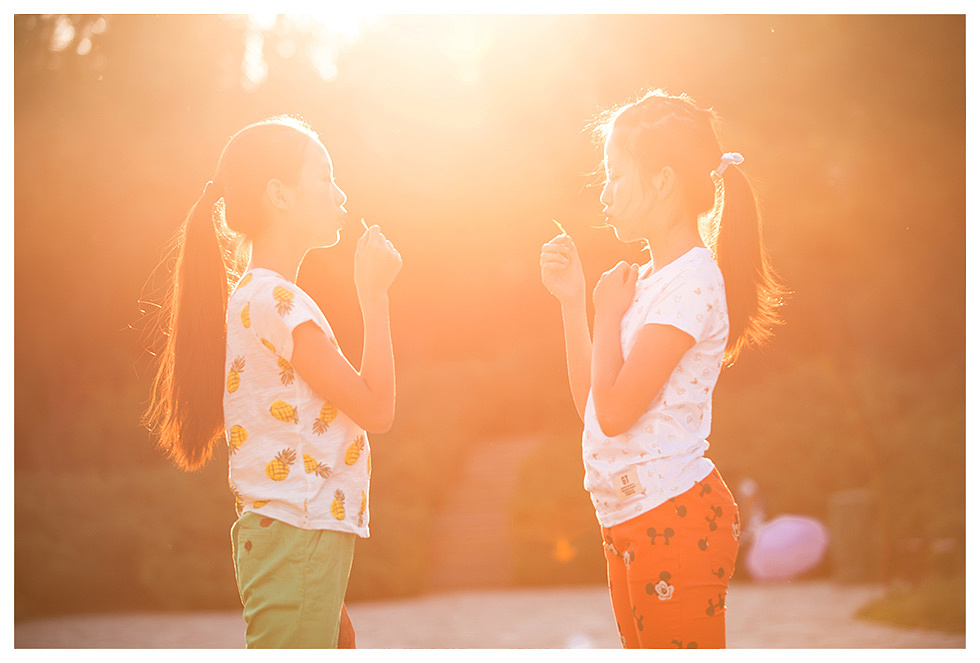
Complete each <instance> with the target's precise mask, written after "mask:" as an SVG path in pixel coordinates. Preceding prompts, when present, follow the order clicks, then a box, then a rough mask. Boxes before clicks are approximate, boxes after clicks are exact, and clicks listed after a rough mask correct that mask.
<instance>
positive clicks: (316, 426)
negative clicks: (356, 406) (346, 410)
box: [313, 401, 337, 435]
mask: <svg viewBox="0 0 980 663" xmlns="http://www.w3.org/2000/svg"><path fill="white" fill-rule="evenodd" d="M336 418H337V406H336V405H334V404H333V403H331V402H330V401H326V402H325V403H324V404H323V407H321V408H320V416H319V417H317V418H316V419H314V420H313V432H314V433H316V434H317V435H323V434H324V433H325V432H327V428H329V427H330V424H331V423H333V420H334V419H336Z"/></svg>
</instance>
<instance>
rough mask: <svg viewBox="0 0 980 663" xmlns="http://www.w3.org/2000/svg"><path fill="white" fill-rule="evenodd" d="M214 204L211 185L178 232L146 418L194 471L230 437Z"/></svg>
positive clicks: (222, 267)
mask: <svg viewBox="0 0 980 663" xmlns="http://www.w3.org/2000/svg"><path fill="white" fill-rule="evenodd" d="M212 186H213V185H210V184H209V187H208V188H211V187H212ZM214 203H215V200H214V199H213V194H212V192H210V191H205V193H204V194H203V195H202V196H201V198H200V199H199V200H198V201H197V203H195V204H194V206H193V207H192V208H191V210H190V212H189V213H188V214H187V218H186V219H185V221H184V224H183V227H182V228H181V231H180V233H179V236H178V243H177V262H176V264H175V266H174V272H173V278H172V285H171V290H170V293H169V296H168V298H167V301H165V302H164V304H163V309H162V311H161V313H162V315H163V325H164V334H165V337H166V340H165V346H164V349H163V351H162V353H161V354H160V356H159V363H158V366H157V373H156V377H155V378H154V380H153V387H152V391H151V395H150V406H149V408H148V409H147V412H146V414H145V415H144V418H143V421H144V423H145V424H146V426H147V427H148V428H150V430H151V431H153V432H154V433H155V434H156V437H157V445H158V446H159V447H160V448H161V449H163V450H164V451H165V452H166V453H167V455H168V456H169V457H170V458H171V459H172V460H173V461H174V462H175V463H176V464H177V466H178V467H180V468H181V469H184V470H188V471H190V470H196V469H198V468H200V467H201V466H203V465H204V464H205V463H206V462H207V461H208V460H209V459H210V458H211V452H212V449H213V446H214V442H215V441H216V440H217V439H218V438H219V437H222V436H223V435H224V417H223V412H222V397H223V391H222V381H223V380H222V376H223V373H224V361H225V310H226V307H227V303H228V281H229V269H228V265H227V264H226V261H225V249H224V247H222V245H221V233H220V232H219V231H218V230H217V228H216V224H215V221H214Z"/></svg>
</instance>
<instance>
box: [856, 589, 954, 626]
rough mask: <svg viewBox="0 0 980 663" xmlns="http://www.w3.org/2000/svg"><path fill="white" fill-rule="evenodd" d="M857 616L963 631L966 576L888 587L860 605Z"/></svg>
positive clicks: (892, 622) (907, 624) (900, 623)
mask: <svg viewBox="0 0 980 663" xmlns="http://www.w3.org/2000/svg"><path fill="white" fill-rule="evenodd" d="M857 616H858V617H862V618H864V619H868V620H871V621H880V622H888V623H890V624H899V625H901V626H908V627H911V628H924V629H933V630H936V631H947V632H949V633H965V632H966V577H965V576H964V575H958V576H952V577H950V576H936V577H932V578H929V579H927V580H926V581H924V582H922V583H919V584H916V585H913V586H904V587H898V588H895V589H892V590H891V591H889V592H888V593H887V594H886V595H884V596H882V597H881V598H879V599H876V600H874V601H872V602H870V603H869V604H868V605H866V606H863V607H862V608H861V609H860V610H858V612H857Z"/></svg>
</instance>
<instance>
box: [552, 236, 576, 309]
mask: <svg viewBox="0 0 980 663" xmlns="http://www.w3.org/2000/svg"><path fill="white" fill-rule="evenodd" d="M541 282H542V283H544V287H545V288H547V289H548V292H550V293H551V294H552V295H554V296H555V297H556V298H557V299H558V301H559V302H561V303H562V304H570V303H573V302H575V301H577V300H580V299H581V300H583V301H584V299H585V273H584V272H583V271H582V261H581V260H579V257H578V250H577V249H576V248H575V242H573V241H572V238H571V237H569V236H568V235H567V234H565V233H562V234H561V235H558V236H557V237H555V238H554V239H552V240H551V241H550V242H548V243H546V244H545V245H544V246H542V247H541Z"/></svg>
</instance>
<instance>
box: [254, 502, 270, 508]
mask: <svg viewBox="0 0 980 663" xmlns="http://www.w3.org/2000/svg"><path fill="white" fill-rule="evenodd" d="M268 503H269V500H255V501H254V502H252V507H253V508H255V509H261V508H262V507H264V506H265V505H266V504H268Z"/></svg>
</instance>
